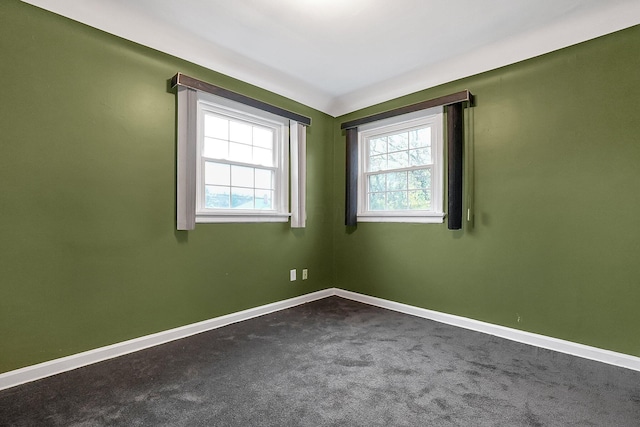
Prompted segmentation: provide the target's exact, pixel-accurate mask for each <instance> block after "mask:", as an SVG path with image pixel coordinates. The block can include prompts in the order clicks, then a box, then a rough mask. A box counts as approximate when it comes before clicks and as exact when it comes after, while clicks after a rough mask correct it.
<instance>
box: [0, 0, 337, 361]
mask: <svg viewBox="0 0 640 427" xmlns="http://www.w3.org/2000/svg"><path fill="white" fill-rule="evenodd" d="M0 56H1V59H0V76H2V79H3V85H2V94H1V99H0V197H1V201H0V348H1V350H0V372H4V371H9V370H13V369H16V368H20V367H23V366H27V365H31V364H34V363H38V362H42V361H46V360H50V359H53V358H57V357H62V356H66V355H70V354H73V353H77V352H80V351H84V350H89V349H92V348H97V347H100V346H104V345H109V344H112V343H116V342H119V341H123V340H127V339H130V338H134V337H138V336H142V335H146V334H150V333H154V332H158V331H162V330H166V329H170V328H174V327H178V326H181V325H185V324H190V323H193V322H197V321H201V320H204V319H209V318H212V317H216V316H220V315H223V314H227V313H231V312H235V311H239V310H243V309H246V308H250V307H255V306H258V305H262V304H267V303H270V302H274V301H279V300H283V299H286V298H291V297H294V296H298V295H301V294H305V293H308V292H312V291H316V290H319V289H325V288H327V287H330V286H333V266H332V258H331V252H332V230H333V224H332V222H331V216H330V210H329V209H330V206H332V204H333V194H332V187H331V184H332V176H331V174H327V173H326V170H330V169H331V167H332V161H333V153H332V150H333V147H332V139H333V121H334V119H333V118H331V117H330V116H327V115H325V114H322V113H320V112H318V111H315V110H313V109H311V108H308V107H306V106H303V105H300V104H297V103H294V102H293V101H290V100H287V99H285V98H282V97H279V96H276V95H274V94H271V93H269V92H267V91H265V90H262V89H259V88H256V87H252V86H250V85H247V84H244V83H241V82H238V81H236V80H233V79H231V78H229V77H225V76H223V75H221V74H218V73H215V72H213V71H209V70H206V69H204V68H202V67H198V66H195V65H193V64H190V63H188V62H185V61H182V60H179V59H177V58H174V57H171V56H169V55H165V54H162V53H160V52H157V51H154V50H152V49H148V48H145V47H142V46H139V45H137V44H135V43H131V42H128V41H125V40H123V39H120V38H117V37H114V36H112V35H108V34H106V33H103V32H101V31H97V30H95V29H92V28H89V27H86V26H84V25H81V24H78V23H76V22H73V21H71V20H68V19H65V18H62V17H59V16H57V15H54V14H51V13H49V12H45V11H43V10H41V9H38V8H35V7H32V6H29V5H26V4H24V3H21V2H18V1H15V0H11V1H7V0H3V1H2V2H0ZM178 71H180V72H183V73H185V74H187V75H191V76H194V77H197V78H200V79H203V80H206V81H209V82H212V83H214V84H219V85H221V86H223V87H226V88H229V89H232V90H236V91H239V92H242V93H243V94H246V95H249V96H253V97H256V98H258V99H260V100H263V101H266V102H270V103H273V104H276V105H278V106H280V107H283V108H286V109H289V110H292V111H295V112H298V113H301V114H304V115H307V116H310V117H311V118H312V121H313V124H312V126H311V127H310V128H309V133H308V141H307V143H308V159H309V163H308V192H309V196H308V200H307V212H308V221H307V224H308V225H307V228H306V229H304V230H296V231H293V230H292V229H291V228H290V227H289V226H288V224H282V223H278V224H198V225H197V226H196V229H195V230H194V231H191V232H177V231H175V169H176V166H175V157H176V155H175V152H176V147H175V146H176V138H175V134H176V125H175V123H176V118H175V116H176V108H175V102H176V96H175V94H174V93H173V92H172V91H171V90H169V88H168V86H169V85H168V80H169V79H170V78H171V77H172V76H173V75H174V74H175V73H176V72H178ZM292 268H298V269H301V268H308V269H309V279H308V280H306V281H304V282H303V281H301V280H298V281H296V282H294V284H292V283H291V282H290V281H289V270H290V269H292Z"/></svg>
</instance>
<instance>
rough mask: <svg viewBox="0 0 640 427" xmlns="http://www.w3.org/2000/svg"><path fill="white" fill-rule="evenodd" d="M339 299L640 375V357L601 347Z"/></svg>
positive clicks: (388, 304) (345, 294) (354, 296)
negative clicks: (600, 363)
mask: <svg viewBox="0 0 640 427" xmlns="http://www.w3.org/2000/svg"><path fill="white" fill-rule="evenodd" d="M335 295H337V296H339V297H342V298H347V299H351V300H354V301H358V302H362V303H365V304H369V305H373V306H376V307H382V308H386V309H389V310H393V311H399V312H400V313H405V314H411V315H413V316H418V317H423V318H425V319H430V320H435V321H436V322H440V323H446V324H447V325H452V326H458V327H460V328H465V329H470V330H472V331H477V332H483V333H485V334H489V335H494V336H497V337H501V338H506V339H508V340H511V341H517V342H520V343H523V344H529V345H532V346H535V347H541V348H546V349H548V350H554V351H557V352H560V353H566V354H571V355H573V356H578V357H582V358H585V359H590V360H595V361H597V362H602V363H607V364H609V365H615V366H620V367H622V368H627V369H633V370H634V371H640V357H636V356H631V355H628V354H624V353H617V352H615V351H610V350H603V349H601V348H597V347H591V346H588V345H584V344H578V343H575V342H571V341H565V340H561V339H558V338H552V337H547V336H545V335H539V334H534V333H532V332H525V331H520V330H518V329H513V328H507V327H505V326H500V325H494V324H492V323H486V322H481V321H479V320H473V319H469V318H466V317H461V316H455V315H453V314H446V313H441V312H438V311H433V310H427V309H424V308H420V307H415V306H412V305H407V304H402V303H399V302H394V301H389V300H385V299H382V298H376V297H371V296H368V295H363V294H358V293H355V292H351V291H345V290H342V289H335Z"/></svg>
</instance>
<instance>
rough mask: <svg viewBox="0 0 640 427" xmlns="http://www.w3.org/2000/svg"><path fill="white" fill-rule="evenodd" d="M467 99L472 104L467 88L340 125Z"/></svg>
mask: <svg viewBox="0 0 640 427" xmlns="http://www.w3.org/2000/svg"><path fill="white" fill-rule="evenodd" d="M465 101H469V102H470V103H472V104H473V94H472V93H471V92H469V91H468V90H463V91H461V92H456V93H452V94H450V95H445V96H441V97H439V98H434V99H428V100H426V101H421V102H418V103H417V104H411V105H407V106H405V107H400V108H396V109H395V110H389V111H385V112H382V113H378V114H374V115H372V116H368V117H362V118H360V119H355V120H351V121H350V122H344V123H342V125H341V126H340V127H341V129H351V128H355V127H358V126H361V125H365V124H367V123H372V122H377V121H378V120H384V119H388V118H390V117H395V116H400V115H402V114H407V113H413V112H414V111H420V110H426V109H427V108H432V107H439V106H444V105H451V104H457V103H458V102H465Z"/></svg>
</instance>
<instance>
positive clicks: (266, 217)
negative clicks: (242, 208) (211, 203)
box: [196, 213, 291, 224]
mask: <svg viewBox="0 0 640 427" xmlns="http://www.w3.org/2000/svg"><path fill="white" fill-rule="evenodd" d="M290 216H291V214H288V213H286V214H276V213H230V214H227V213H224V214H197V215H196V224H211V223H233V222H238V223H240V222H288V221H289V217H290Z"/></svg>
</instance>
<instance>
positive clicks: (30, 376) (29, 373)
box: [0, 288, 335, 390]
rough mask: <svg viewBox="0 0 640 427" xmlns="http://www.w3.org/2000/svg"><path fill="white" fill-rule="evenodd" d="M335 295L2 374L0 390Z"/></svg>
mask: <svg viewBox="0 0 640 427" xmlns="http://www.w3.org/2000/svg"><path fill="white" fill-rule="evenodd" d="M332 295H335V289H333V288H330V289H324V290H322V291H317V292H313V293H309V294H305V295H301V296H299V297H295V298H290V299H287V300H283V301H278V302H274V303H271V304H266V305H262V306H259V307H255V308H250V309H247V310H243V311H238V312H236V313H231V314H227V315H225V316H220V317H216V318H213V319H209V320H204V321H202V322H198V323H193V324H190V325H186V326H181V327H179V328H174V329H169V330H167V331H162V332H158V333H155V334H151V335H146V336H143V337H139V338H134V339H131V340H127V341H123V342H119V343H116V344H113V345H108V346H106V347H100V348H96V349H94V350H89V351H84V352H82V353H78V354H73V355H71V356H67V357H62V358H59V359H54V360H50V361H48V362H43V363H38V364H37V365H32V366H27V367H24V368H21V369H16V370H13V371H9V372H5V373H3V374H0V390H4V389H7V388H11V387H15V386H17V385H20V384H24V383H28V382H31V381H36V380H39V379H42V378H45V377H50V376H52V375H56V374H60V373H62V372H66V371H71V370H73V369H77V368H80V367H83V366H87V365H91V364H94V363H97V362H102V361H104V360H108V359H112V358H114V357H118V356H123V355H125V354H129V353H133V352H136V351H139V350H144V349H145V348H149V347H154V346H156V345H160V344H165V343H167V342H170V341H175V340H178V339H181V338H186V337H189V336H191V335H195V334H199V333H201V332H206V331H210V330H212V329H217V328H220V327H223V326H226V325H230V324H232V323H237V322H242V321H243V320H248V319H252V318H254V317H258V316H262V315H265V314H269V313H273V312H275V311H280V310H284V309H287V308H291V307H295V306H297V305H300V304H304V303H307V302H311V301H315V300H318V299H322V298H326V297H329V296H332Z"/></svg>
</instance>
